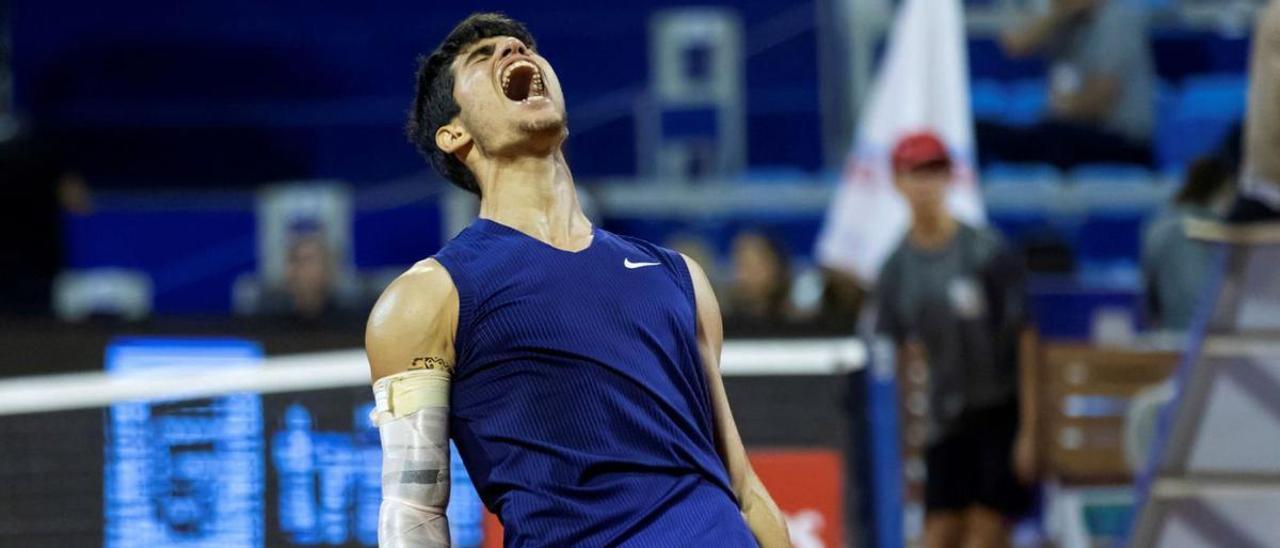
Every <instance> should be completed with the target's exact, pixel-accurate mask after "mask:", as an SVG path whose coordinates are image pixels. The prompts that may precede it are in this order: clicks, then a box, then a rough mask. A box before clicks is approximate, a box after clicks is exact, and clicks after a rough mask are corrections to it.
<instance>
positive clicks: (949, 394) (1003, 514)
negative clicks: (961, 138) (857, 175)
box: [876, 133, 1034, 547]
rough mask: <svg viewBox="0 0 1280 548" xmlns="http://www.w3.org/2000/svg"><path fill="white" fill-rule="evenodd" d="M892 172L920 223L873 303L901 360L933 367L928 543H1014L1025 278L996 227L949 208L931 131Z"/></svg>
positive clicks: (1021, 444) (1024, 434) (900, 151)
mask: <svg viewBox="0 0 1280 548" xmlns="http://www.w3.org/2000/svg"><path fill="white" fill-rule="evenodd" d="M893 169H894V185H895V186H896V187H897V189H898V191H899V192H901V193H902V195H903V197H904V198H906V201H907V204H908V205H909V206H910V209H911V216H912V219H911V226H910V228H909V229H908V232H907V235H906V236H905V238H904V239H903V241H902V243H900V244H899V245H898V247H897V249H896V250H895V251H894V252H893V254H892V255H891V256H890V257H889V259H888V261H887V262H886V263H885V265H884V267H883V269H882V270H881V272H880V274H879V276H878V280H879V282H878V284H879V285H878V287H877V288H876V297H877V304H878V308H879V318H878V321H879V330H881V331H882V332H884V333H886V334H888V335H889V336H890V337H892V338H893V339H894V340H895V341H896V342H897V343H898V344H899V345H900V348H901V349H902V352H901V354H900V356H901V357H900V359H899V363H900V364H902V363H909V362H911V361H912V356H919V353H921V352H922V353H923V356H922V359H923V361H924V362H925V363H926V364H927V366H928V373H929V374H928V377H929V379H930V394H929V405H928V415H929V429H928V430H929V433H928V436H927V439H928V441H927V445H926V450H925V465H926V467H927V474H926V475H927V481H926V483H925V531H924V545H925V546H928V547H936V546H1006V545H1008V538H1009V523H1010V521H1011V519H1012V518H1015V517H1017V516H1018V515H1019V514H1020V513H1021V512H1022V511H1024V510H1025V506H1026V504H1027V503H1028V496H1027V491H1026V489H1025V488H1024V487H1023V486H1021V485H1019V481H1018V479H1015V461H1016V462H1017V466H1018V470H1019V471H1018V472H1017V473H1016V475H1017V477H1020V478H1022V479H1024V480H1025V481H1030V479H1031V476H1032V474H1033V473H1034V467H1033V462H1034V461H1033V460H1032V459H1031V457H1032V455H1034V452H1033V451H1034V450H1033V445H1032V443H1033V442H1032V440H1033V437H1032V433H1031V431H1030V430H1029V429H1024V430H1022V431H1021V432H1020V431H1019V423H1020V422H1021V423H1022V424H1024V425H1027V426H1028V427H1029V426H1030V425H1031V424H1033V421H1031V420H1027V419H1025V418H1024V419H1022V420H1020V417H1019V412H1020V411H1021V412H1023V413H1024V414H1025V413H1027V412H1029V410H1030V409H1032V407H1031V406H1029V405H1028V406H1027V407H1026V408H1025V409H1021V410H1020V408H1019V406H1018V399H1019V398H1018V384H1017V376H1016V374H1017V348H1018V336H1019V332H1020V330H1021V328H1022V325H1023V323H1024V322H1023V318H1024V316H1023V300H1024V295H1023V282H1022V271H1021V268H1020V266H1019V261H1017V260H1016V259H1015V258H1014V256H1013V254H1012V253H1010V252H1008V250H1007V249H1006V247H1005V245H1004V244H1003V242H1002V241H1001V240H1000V238H999V237H998V236H997V235H996V233H995V232H993V231H991V230H990V229H987V228H979V227H971V226H967V225H964V224H961V223H960V222H959V221H957V220H956V219H955V218H954V217H952V216H951V214H950V213H949V212H948V210H947V208H946V205H945V200H944V196H945V195H946V187H947V185H949V184H951V181H952V179H953V177H954V173H953V171H952V163H951V159H950V157H949V156H948V154H947V149H946V146H945V145H944V144H943V143H942V142H941V141H940V140H939V139H938V138H937V137H936V136H935V135H933V134H930V133H922V134H916V135H911V136H908V137H906V138H904V139H903V140H902V141H901V142H899V144H898V145H897V146H896V147H895V148H894V151H893ZM1028 418H1029V417H1028ZM1015 440H1016V447H1017V451H1018V453H1019V455H1018V457H1017V458H1016V459H1015V458H1014V456H1013V453H1014V450H1015Z"/></svg>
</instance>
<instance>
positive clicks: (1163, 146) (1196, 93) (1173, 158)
mask: <svg viewBox="0 0 1280 548" xmlns="http://www.w3.org/2000/svg"><path fill="white" fill-rule="evenodd" d="M1246 88H1247V82H1246V80H1245V78H1244V77H1243V76H1240V75H1221V74H1219V75H1206V76H1194V77H1189V78H1187V80H1186V82H1185V84H1184V85H1183V90H1182V93H1181V94H1179V95H1178V96H1177V98H1176V99H1174V100H1173V106H1172V109H1171V110H1172V113H1171V114H1170V115H1169V117H1168V118H1162V119H1161V121H1160V123H1159V125H1158V128H1157V135H1156V142H1155V149H1156V160H1157V162H1158V163H1159V165H1160V166H1161V167H1163V168H1171V167H1181V166H1185V165H1187V164H1189V163H1190V162H1191V161H1193V160H1195V159H1196V158H1198V157H1200V156H1202V155H1205V154H1208V153H1211V152H1212V151H1213V150H1214V149H1215V148H1217V146H1218V144H1219V143H1221V142H1222V140H1223V138H1224V137H1226V135H1227V133H1228V132H1230V131H1231V130H1232V128H1234V127H1236V124H1238V123H1239V121H1240V120H1241V119H1242V118H1243V116H1244V109H1245V95H1246Z"/></svg>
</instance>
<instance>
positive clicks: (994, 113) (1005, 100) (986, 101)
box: [969, 80, 1009, 120]
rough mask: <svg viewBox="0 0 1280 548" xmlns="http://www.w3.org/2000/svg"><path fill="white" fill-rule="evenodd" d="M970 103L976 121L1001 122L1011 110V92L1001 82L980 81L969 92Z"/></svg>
mask: <svg viewBox="0 0 1280 548" xmlns="http://www.w3.org/2000/svg"><path fill="white" fill-rule="evenodd" d="M969 102H970V104H971V105H972V107H973V117H974V119H977V120H1001V119H1004V117H1005V114H1006V112H1007V111H1008V108H1009V92H1008V90H1006V89H1005V86H1004V84H1003V83H1001V82H1000V81H999V80H978V81H976V82H974V83H973V86H972V87H971V89H970V90H969Z"/></svg>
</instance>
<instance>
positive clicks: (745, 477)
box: [684, 257, 791, 548]
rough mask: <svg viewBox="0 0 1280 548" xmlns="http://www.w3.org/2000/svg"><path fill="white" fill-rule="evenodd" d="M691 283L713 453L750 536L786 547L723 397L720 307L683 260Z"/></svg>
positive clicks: (778, 514) (776, 513) (779, 520)
mask: <svg viewBox="0 0 1280 548" xmlns="http://www.w3.org/2000/svg"><path fill="white" fill-rule="evenodd" d="M684 260H685V263H686V264H687V265H688V267H689V274H690V277H691V278H692V279H693V290H694V297H695V299H696V301H697V306H698V350H699V352H700V353H701V354H702V366H703V368H704V369H705V373H706V375H707V388H708V389H709V390H710V392H711V403H712V407H713V410H714V412H715V421H716V450H717V451H718V452H719V453H720V458H721V459H722V460H724V464H725V468H726V469H728V471H729V482H730V483H731V484H732V487H733V493H734V495H735V496H737V497H738V506H739V508H740V509H741V512H742V516H743V518H744V519H745V520H746V521H747V526H748V527H749V528H750V529H751V533H752V534H753V535H755V537H756V541H757V542H759V543H760V545H761V546H762V547H764V548H773V547H789V546H791V539H790V537H789V535H788V533H787V521H786V518H785V517H784V516H783V514H782V510H780V509H778V505H777V504H775V503H774V502H773V498H772V497H770V496H769V491H768V490H766V489H765V487H764V484H763V483H760V478H758V477H756V473H755V471H754V470H752V469H751V462H750V461H748V460H747V451H746V449H745V448H744V447H743V446H742V438H741V437H739V435H738V426H737V425H736V424H734V422H733V414H732V413H731V411H730V409H729V399H728V397H727V396H726V395H725V391H724V382H723V381H722V380H721V378H720V347H721V346H722V345H723V343H724V331H723V326H722V325H721V323H720V305H719V303H717V302H716V296H715V293H714V292H713V291H712V289H711V282H709V281H708V280H707V275H706V274H705V273H703V271H702V268H701V267H699V266H698V263H696V262H694V261H693V260H692V259H690V258H688V257H685V258H684Z"/></svg>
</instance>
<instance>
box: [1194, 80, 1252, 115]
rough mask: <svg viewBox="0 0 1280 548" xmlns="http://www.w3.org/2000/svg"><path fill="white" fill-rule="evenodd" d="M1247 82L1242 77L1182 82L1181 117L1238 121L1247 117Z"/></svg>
mask: <svg viewBox="0 0 1280 548" xmlns="http://www.w3.org/2000/svg"><path fill="white" fill-rule="evenodd" d="M1247 90H1248V80H1247V79H1246V78H1245V77H1244V76H1242V75H1239V74H1212V75H1204V76H1192V77H1189V78H1187V79H1186V81H1185V82H1183V86H1182V94H1181V95H1180V96H1179V97H1178V106H1177V110H1178V113H1179V114H1180V115H1182V116H1188V117H1193V118H1212V119H1218V120H1238V119H1240V118H1241V117H1242V116H1244V109H1245V97H1246V95H1247V93H1248V92H1247Z"/></svg>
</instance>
